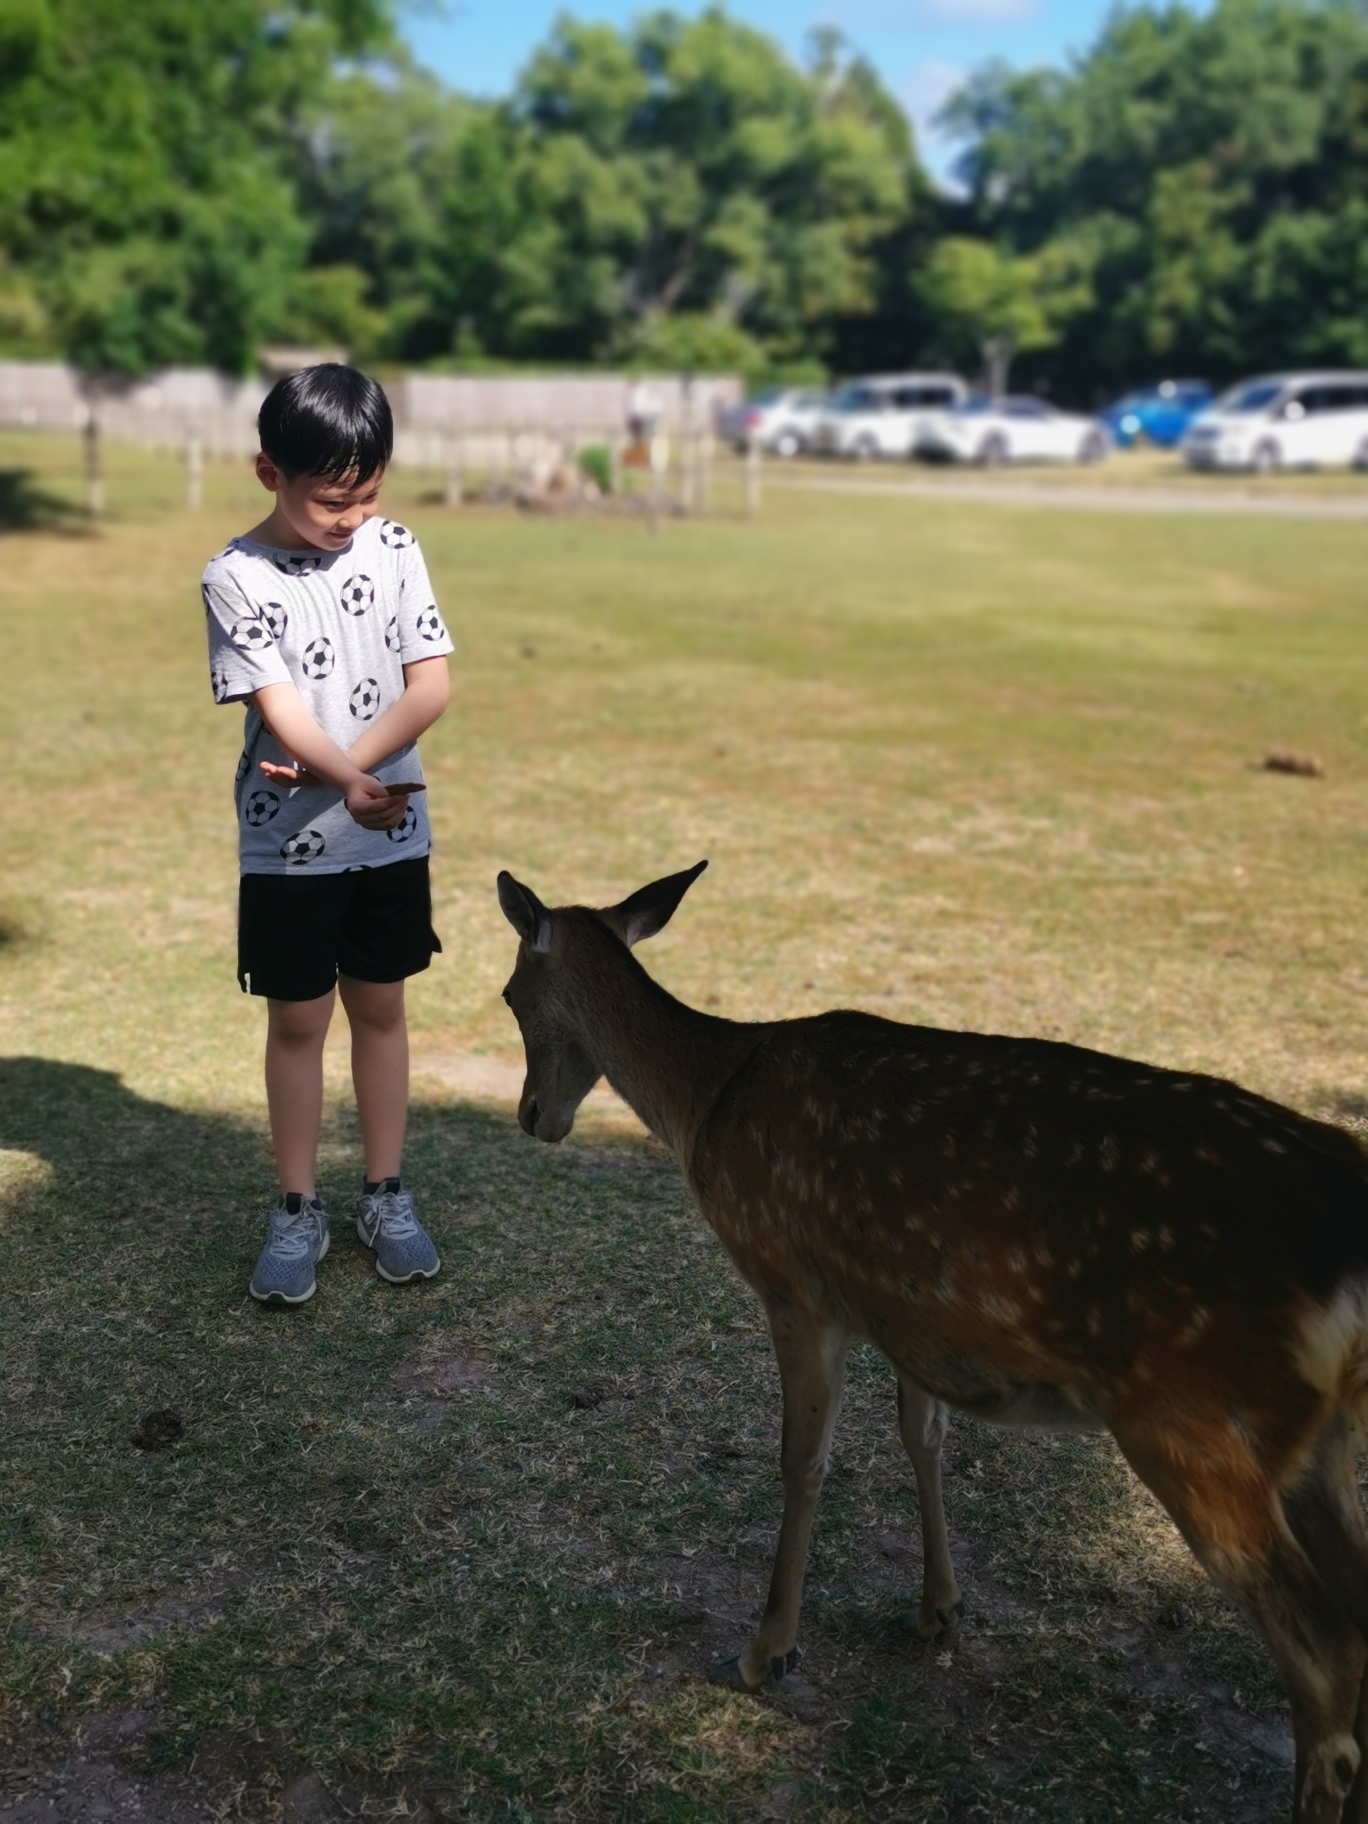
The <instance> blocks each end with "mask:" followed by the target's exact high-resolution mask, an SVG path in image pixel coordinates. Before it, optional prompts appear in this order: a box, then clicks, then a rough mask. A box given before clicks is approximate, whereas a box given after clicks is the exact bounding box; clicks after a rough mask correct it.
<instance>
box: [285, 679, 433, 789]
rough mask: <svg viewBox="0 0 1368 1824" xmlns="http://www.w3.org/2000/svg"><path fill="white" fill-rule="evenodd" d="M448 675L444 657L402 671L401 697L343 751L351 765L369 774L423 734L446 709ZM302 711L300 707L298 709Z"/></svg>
mask: <svg viewBox="0 0 1368 1824" xmlns="http://www.w3.org/2000/svg"><path fill="white" fill-rule="evenodd" d="M450 696H451V675H450V673H449V672H448V670H447V662H446V658H445V656H441V657H438V658H435V659H415V660H414V661H413V662H412V663H411V664H409V665H405V667H404V693H403V695H402V696H401V697H399V698H398V699H397V700H396V701H395V702H393V703H391V704H390V706H389V708H388V709H387V710H386V711H385V713H384V714H383V715H382V716H379V717H378V718H377V719H376V720H375V721H374V722H372V723H371V725H370V727H369V728H368V729H367V730H366V732H365V733H364V734H363V735H361V736H360V737H359V738H358V739H357V740H355V741H353V742H352V744H351V746H350V747H349V748H348V750H347V756H348V758H349V759H350V760H351V761H352V762H353V764H354V765H356V766H359V767H362V768H364V769H365V770H367V771H369V770H370V768H371V767H373V766H378V765H379V764H380V762H381V761H382V760H387V759H388V758H389V756H390V755H391V754H397V753H398V752H399V750H400V748H401V747H407V746H408V745H409V743H410V742H412V741H416V740H417V739H418V737H419V735H422V734H425V733H426V732H427V730H428V729H430V728H431V727H432V725H433V723H434V722H435V721H436V720H437V718H438V716H440V715H441V713H442V711H443V710H444V709H445V708H446V706H447V702H448V700H449V699H450ZM301 707H302V705H301Z"/></svg>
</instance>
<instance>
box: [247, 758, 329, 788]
mask: <svg viewBox="0 0 1368 1824" xmlns="http://www.w3.org/2000/svg"><path fill="white" fill-rule="evenodd" d="M257 765H258V766H259V767H260V768H261V770H262V772H263V773H265V775H266V777H267V778H268V779H269V780H271V781H272V783H273V784H275V785H285V786H290V785H326V784H327V783H328V782H327V780H326V779H323V778H321V777H320V776H319V775H318V774H317V773H311V772H310V771H309V769H308V767H307V766H281V765H279V764H278V763H277V762H276V761H274V760H259V761H258V762H257Z"/></svg>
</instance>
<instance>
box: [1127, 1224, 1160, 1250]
mask: <svg viewBox="0 0 1368 1824" xmlns="http://www.w3.org/2000/svg"><path fill="white" fill-rule="evenodd" d="M1153 1240H1154V1237H1153V1236H1152V1235H1151V1234H1150V1232H1149V1230H1148V1229H1132V1230H1131V1233H1130V1245H1131V1252H1132V1254H1143V1253H1144V1251H1145V1249H1146V1248H1147V1247H1148V1246H1149V1245H1150V1243H1151V1242H1152V1241H1153Z"/></svg>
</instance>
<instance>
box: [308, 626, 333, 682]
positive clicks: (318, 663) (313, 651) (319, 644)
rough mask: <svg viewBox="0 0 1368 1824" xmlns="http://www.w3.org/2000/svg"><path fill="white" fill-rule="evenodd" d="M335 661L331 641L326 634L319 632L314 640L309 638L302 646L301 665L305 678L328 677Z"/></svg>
mask: <svg viewBox="0 0 1368 1824" xmlns="http://www.w3.org/2000/svg"><path fill="white" fill-rule="evenodd" d="M336 663H337V654H336V653H335V652H334V651H333V643H332V641H331V640H330V639H329V638H328V637H327V635H326V634H323V633H320V634H319V636H318V638H317V639H316V640H310V641H309V643H308V645H307V646H306V647H305V648H304V659H303V665H304V676H305V677H306V678H326V677H329V676H331V674H332V668H333V666H334V665H335V664H336Z"/></svg>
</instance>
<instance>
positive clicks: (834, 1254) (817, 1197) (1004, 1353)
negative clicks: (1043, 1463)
mask: <svg viewBox="0 0 1368 1824" xmlns="http://www.w3.org/2000/svg"><path fill="white" fill-rule="evenodd" d="M690 1176H691V1179H692V1182H693V1188H694V1190H695V1194H696V1195H697V1197H698V1199H699V1202H700V1206H701V1207H702V1209H703V1212H704V1214H705V1216H706V1217H707V1219H708V1220H709V1222H710V1223H711V1224H712V1226H713V1227H714V1228H715V1229H716V1231H717V1233H718V1235H719V1238H720V1239H721V1240H722V1242H723V1244H724V1245H725V1246H726V1247H727V1249H728V1251H729V1252H730V1253H731V1254H732V1256H733V1258H734V1259H735V1260H736V1261H737V1264H738V1265H739V1266H740V1268H741V1270H742V1272H743V1273H745V1274H746V1276H747V1278H749V1279H750V1280H751V1282H752V1283H753V1284H754V1285H756V1287H757V1288H758V1289H759V1290H760V1291H761V1292H762V1294H763V1295H764V1296H766V1297H771V1298H773V1297H778V1298H781V1299H782V1298H793V1299H796V1300H801V1301H804V1302H807V1303H811V1304H816V1305H819V1306H828V1307H830V1308H832V1309H833V1310H837V1311H839V1312H841V1313H843V1314H844V1315H845V1317H846V1318H847V1319H848V1321H849V1322H850V1324H851V1326H852V1328H853V1329H855V1331H856V1332H857V1333H859V1334H863V1335H866V1336H868V1337H869V1338H870V1339H871V1340H872V1341H874V1342H876V1343H877V1344H878V1345H879V1346H880V1347H881V1348H882V1349H884V1351H885V1352H886V1353H887V1354H888V1355H889V1356H890V1357H891V1358H892V1359H893V1360H894V1361H895V1362H897V1363H898V1364H899V1365H900V1366H902V1367H904V1368H905V1369H906V1370H907V1371H908V1372H909V1373H912V1374H914V1375H916V1377H917V1378H918V1379H920V1380H921V1381H922V1382H923V1384H924V1385H927V1386H929V1387H930V1388H931V1389H932V1391H934V1392H937V1393H939V1394H940V1395H941V1396H942V1397H943V1398H946V1399H948V1400H950V1401H951V1402H952V1403H954V1404H957V1405H960V1406H962V1407H967V1408H969V1409H971V1410H973V1409H978V1410H984V1411H990V1410H992V1409H993V1408H994V1407H995V1406H997V1407H1001V1405H1002V1404H1003V1400H1004V1399H1005V1398H1007V1397H1008V1395H1010V1393H1011V1390H1012V1389H1020V1388H1028V1387H1038V1388H1045V1389H1049V1388H1054V1389H1061V1390H1064V1391H1063V1394H1062V1396H1061V1397H1062V1398H1063V1399H1064V1400H1065V1401H1066V1403H1067V1402H1068V1401H1077V1402H1078V1403H1079V1404H1080V1405H1081V1406H1083V1407H1085V1408H1087V1409H1089V1410H1103V1409H1105V1408H1106V1407H1107V1405H1108V1403H1109V1402H1114V1400H1115V1398H1116V1397H1120V1395H1118V1389H1120V1390H1121V1393H1122V1394H1124V1391H1125V1390H1126V1389H1127V1388H1129V1389H1131V1390H1132V1391H1133V1390H1134V1389H1135V1388H1136V1386H1137V1385H1141V1386H1143V1385H1144V1384H1146V1383H1154V1382H1157V1381H1159V1380H1161V1379H1164V1378H1168V1379H1169V1380H1173V1379H1174V1378H1175V1377H1176V1378H1177V1380H1178V1381H1179V1382H1184V1381H1187V1382H1191V1381H1193V1379H1194V1377H1196V1378H1198V1379H1201V1380H1202V1382H1203V1384H1204V1385H1207V1386H1208V1387H1210V1386H1212V1385H1214V1384H1215V1383H1217V1382H1219V1383H1220V1385H1221V1387H1222V1388H1223V1389H1224V1394H1225V1397H1227V1398H1228V1400H1229V1401H1231V1402H1235V1403H1237V1404H1238V1402H1239V1401H1240V1400H1241V1399H1243V1398H1244V1397H1245V1396H1246V1394H1248V1395H1250V1396H1251V1397H1253V1394H1254V1391H1255V1390H1254V1389H1253V1388H1252V1387H1251V1383H1250V1373H1251V1370H1250V1363H1251V1362H1254V1363H1256V1364H1258V1363H1259V1362H1262V1364H1263V1366H1264V1367H1265V1368H1267V1369H1268V1370H1269V1372H1273V1371H1275V1370H1276V1371H1277V1372H1280V1373H1282V1374H1283V1376H1284V1378H1285V1375H1286V1367H1287V1363H1286V1360H1285V1359H1282V1358H1285V1357H1286V1355H1287V1353H1288V1351H1289V1350H1292V1351H1293V1353H1296V1351H1298V1350H1301V1351H1303V1353H1304V1352H1305V1350H1307V1349H1310V1350H1311V1351H1312V1353H1314V1352H1315V1350H1316V1349H1317V1348H1321V1345H1322V1344H1324V1347H1323V1348H1321V1353H1322V1354H1323V1355H1324V1356H1325V1362H1324V1363H1322V1365H1321V1367H1320V1369H1316V1368H1315V1366H1314V1365H1313V1366H1312V1367H1311V1368H1308V1369H1306V1378H1307V1380H1308V1385H1310V1384H1312V1383H1314V1382H1315V1380H1316V1374H1317V1372H1320V1373H1322V1375H1325V1374H1330V1375H1334V1374H1338V1373H1340V1372H1341V1371H1342V1368H1343V1364H1342V1361H1341V1360H1340V1357H1341V1356H1342V1355H1343V1350H1342V1349H1340V1350H1339V1356H1336V1362H1335V1364H1332V1365H1327V1364H1329V1360H1330V1356H1332V1355H1335V1351H1336V1349H1339V1344H1338V1343H1337V1342H1335V1340H1334V1339H1333V1338H1332V1339H1331V1340H1330V1341H1329V1342H1328V1343H1326V1342H1325V1339H1324V1338H1323V1337H1321V1339H1320V1342H1318V1341H1317V1340H1316V1336H1315V1335H1312V1332H1313V1331H1315V1330H1316V1326H1317V1325H1318V1324H1319V1325H1320V1329H1321V1331H1323V1330H1324V1328H1325V1325H1326V1323H1328V1322H1329V1321H1330V1319H1329V1317H1328V1316H1327V1313H1329V1312H1330V1311H1331V1308H1332V1306H1333V1305H1334V1302H1335V1300H1336V1297H1337V1295H1339V1294H1341V1293H1343V1291H1344V1289H1345V1288H1346V1287H1350V1288H1355V1287H1360V1288H1361V1287H1363V1286H1364V1285H1368V1153H1365V1151H1364V1149H1363V1148H1361V1147H1360V1146H1359V1144H1358V1143H1357V1141H1356V1140H1354V1139H1353V1138H1352V1137H1351V1136H1350V1135H1348V1134H1346V1133H1344V1132H1342V1131H1341V1130H1340V1129H1338V1128H1333V1127H1329V1126H1327V1125H1325V1124H1323V1123H1321V1122H1316V1121H1312V1120H1309V1119H1307V1118H1306V1117H1305V1116H1302V1115H1299V1114H1297V1113H1295V1112H1294V1111H1293V1110H1291V1109H1287V1108H1283V1107H1280V1106H1279V1105H1278V1104H1277V1103H1273V1102H1269V1101H1267V1100H1265V1099H1264V1098H1262V1097H1260V1096H1255V1095H1251V1094H1249V1093H1248V1092H1247V1091H1245V1090H1243V1089H1241V1088H1239V1087H1238V1086H1237V1085H1235V1084H1232V1083H1228V1082H1223V1081H1221V1080H1220V1079H1217V1078H1212V1077H1203V1076H1195V1075H1188V1074H1183V1073H1179V1072H1174V1071H1168V1070H1163V1069H1158V1068H1155V1067H1153V1066H1150V1065H1144V1064H1137V1063H1133V1062H1130V1061H1128V1060H1126V1059H1122V1058H1114V1057H1110V1056H1107V1055H1106V1054H1104V1053H1100V1052H1092V1051H1085V1050H1082V1049H1080V1048H1078V1047H1075V1046H1070V1045H1060V1044H1054V1043H1051V1042H1048V1041H1045V1040H1038V1039H1013V1038H1001V1037H993V1036H991V1035H984V1034H977V1033H958V1032H944V1031H940V1030H937V1029H935V1028H930V1027H916V1026H904V1025H899V1024H896V1023H895V1022H893V1021H889V1020H881V1019H877V1018H875V1017H873V1016H871V1015H866V1014H859V1013H844V1012H838V1013H829V1014H822V1015H818V1016H816V1017H815V1018H812V1019H805V1020H793V1021H788V1022H783V1023H780V1024H778V1025H776V1026H774V1027H773V1028H771V1029H770V1031H769V1034H768V1036H766V1037H765V1038H764V1039H763V1040H762V1041H761V1043H760V1045H759V1046H758V1047H757V1049H756V1051H755V1052H754V1053H753V1054H752V1056H751V1057H750V1059H749V1060H748V1062H747V1063H746V1065H745V1066H744V1067H743V1068H742V1069H741V1071H739V1072H738V1073H737V1075H736V1077H734V1078H733V1079H732V1081H731V1082H730V1083H729V1084H728V1085H727V1086H726V1088H725V1090H724V1091H723V1093H722V1095H721V1096H720V1097H719V1099H718V1101H717V1103H716V1105H715V1107H714V1109H713V1110H712V1113H711V1115H710V1117H709V1119H708V1120H707V1121H706V1122H705V1124H704V1126H703V1128H702V1130H701V1132H700V1135H699V1139H698V1142H697V1145H696V1148H695V1152H694V1156H693V1160H692V1169H691V1174H690ZM1317 1335H1319V1332H1318V1333H1317ZM1308 1339H1309V1340H1308ZM1327 1351H1328V1353H1327ZM1275 1358H1279V1359H1277V1360H1275ZM1257 1372H1258V1371H1257V1369H1256V1371H1255V1378H1256V1379H1257ZM1213 1377H1214V1378H1213ZM1004 1390H1005V1391H1004ZM1323 1391H1325V1390H1323ZM1008 1403H1010V1400H1009V1402H1008ZM1256 1403H1257V1401H1256Z"/></svg>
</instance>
